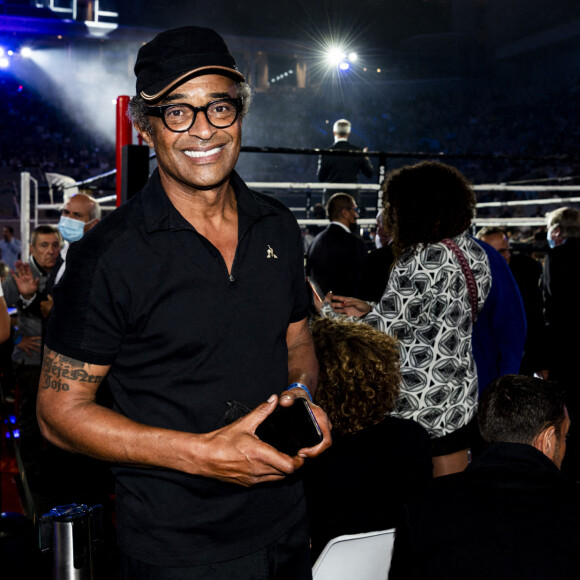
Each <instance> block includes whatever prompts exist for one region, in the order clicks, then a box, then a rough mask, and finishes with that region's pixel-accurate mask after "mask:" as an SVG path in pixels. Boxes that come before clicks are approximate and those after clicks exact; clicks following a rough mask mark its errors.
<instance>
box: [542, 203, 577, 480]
mask: <svg viewBox="0 0 580 580" xmlns="http://www.w3.org/2000/svg"><path fill="white" fill-rule="evenodd" d="M546 220H547V226H548V231H547V238H548V242H549V243H550V246H551V249H550V250H549V251H548V254H547V256H546V261H545V263H544V278H543V291H544V314H545V317H546V322H547V325H548V372H549V377H550V379H552V380H554V381H557V382H558V383H559V384H560V385H561V387H562V388H563V389H564V391H565V393H566V405H567V407H568V411H569V413H570V418H571V419H572V421H573V422H574V421H576V422H579V423H580V393H579V390H578V367H577V365H576V358H577V356H578V352H579V351H580V334H579V333H578V330H577V329H578V328H580V311H579V309H578V288H579V287H580V286H579V285H580V211H578V210H577V209H574V208H570V207H561V208H559V209H556V210H554V211H552V212H550V213H548V214H547V215H546ZM568 451H569V452H568V455H567V458H566V461H565V462H564V466H563V468H562V469H563V472H564V473H565V474H566V475H568V476H569V477H571V478H573V479H575V480H576V481H578V480H580V433H579V429H578V424H577V423H575V426H574V427H572V428H571V430H570V436H569V450H568Z"/></svg>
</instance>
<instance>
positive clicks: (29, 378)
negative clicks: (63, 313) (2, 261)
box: [2, 225, 62, 467]
mask: <svg viewBox="0 0 580 580" xmlns="http://www.w3.org/2000/svg"><path fill="white" fill-rule="evenodd" d="M61 246H62V238H61V235H60V233H59V231H58V230H57V229H56V228H54V227H53V226H49V225H40V226H37V227H36V228H35V229H34V231H33V232H32V235H31V237H30V258H29V260H28V263H23V262H20V261H18V262H17V263H16V267H15V270H14V273H13V275H12V276H10V277H8V278H7V279H6V280H5V281H4V283H3V284H2V286H3V288H4V296H5V298H6V304H7V305H8V306H10V307H15V308H17V309H18V323H17V326H18V332H17V333H16V334H15V336H14V344H15V347H14V351H13V353H12V361H13V364H14V368H15V378H16V384H17V387H18V401H19V409H18V420H19V429H20V438H19V450H20V455H21V459H22V461H23V463H24V465H25V467H28V466H31V467H32V466H33V465H35V464H36V462H37V461H38V460H39V459H40V457H41V455H42V451H43V448H44V442H43V439H42V437H41V435H40V431H39V428H38V423H37V421H36V397H37V390H38V381H39V379H40V350H41V336H42V315H41V312H40V308H39V306H38V302H39V299H42V298H43V297H44V298H46V284H47V280H48V276H49V274H50V272H51V271H52V269H53V268H54V266H55V264H56V261H57V259H58V256H59V252H60V248H61Z"/></svg>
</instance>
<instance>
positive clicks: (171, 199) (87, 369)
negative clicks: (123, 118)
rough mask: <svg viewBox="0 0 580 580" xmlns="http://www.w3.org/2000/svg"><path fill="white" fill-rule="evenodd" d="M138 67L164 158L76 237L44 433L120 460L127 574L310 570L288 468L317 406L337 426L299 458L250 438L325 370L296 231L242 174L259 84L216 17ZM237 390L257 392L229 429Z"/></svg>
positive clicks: (58, 291) (142, 101) (145, 55)
mask: <svg viewBox="0 0 580 580" xmlns="http://www.w3.org/2000/svg"><path fill="white" fill-rule="evenodd" d="M135 73H136V76H137V85H136V88H137V94H136V95H135V96H134V97H133V98H132V99H131V102H130V114H131V118H132V120H133V123H134V125H135V127H136V129H137V130H138V132H139V134H140V135H141V137H142V138H143V139H144V141H145V142H146V143H147V144H148V145H149V146H150V147H152V148H153V149H154V150H155V152H156V155H157V162H158V167H157V169H156V170H155V171H154V173H153V174H152V175H151V176H150V178H149V180H148V182H147V183H146V185H145V187H144V189H143V190H142V191H141V192H140V193H138V194H137V195H135V196H134V197H132V198H131V199H130V200H129V201H128V202H127V203H126V204H124V205H123V206H122V207H121V208H119V209H118V210H116V211H115V212H113V214H111V215H110V216H109V217H108V218H107V219H106V220H103V221H102V222H101V223H100V224H98V225H97V226H96V227H95V228H93V229H92V230H91V231H90V232H89V233H88V234H87V235H86V236H84V237H83V238H82V239H81V240H79V241H78V242H75V243H74V244H72V245H71V248H70V251H69V253H68V254H67V266H66V270H65V273H64V275H63V277H62V280H60V282H59V283H58V284H57V285H56V286H55V292H54V307H53V311H52V313H51V316H50V318H49V321H48V326H47V336H46V348H45V357H44V369H45V372H44V373H43V376H42V382H41V386H40V389H39V393H40V394H39V405H38V415H39V420H40V422H41V424H42V427H43V432H44V433H45V435H46V436H47V438H48V439H49V440H50V441H51V442H53V443H54V444H56V445H58V446H61V447H63V448H65V449H67V450H69V451H76V452H80V453H84V454H87V455H90V456H92V457H97V458H99V459H102V460H106V461H109V462H112V463H114V468H113V469H114V476H115V480H116V483H117V486H116V489H117V493H116V512H115V514H116V524H117V535H118V541H119V547H120V550H119V553H120V560H121V577H122V578H175V577H176V576H175V575H176V574H178V575H179V576H181V577H183V578H185V577H188V578H194V577H196V576H197V577H210V578H212V579H215V580H217V579H218V578H220V579H223V580H226V579H228V580H229V579H231V578H240V579H242V578H255V577H258V576H261V577H263V578H274V577H284V578H295V579H296V580H298V579H301V578H309V577H311V565H310V549H309V537H308V529H307V520H306V510H305V501H304V492H303V488H302V483H301V481H300V479H299V478H298V477H297V476H295V475H293V474H294V473H295V472H296V471H297V470H298V469H299V468H300V467H302V465H303V464H304V462H305V461H306V460H307V458H310V457H314V456H316V455H318V454H319V453H321V452H322V451H323V450H324V449H326V448H327V447H328V446H329V445H330V425H329V424H328V420H327V418H326V415H325V413H324V412H323V411H322V410H321V409H320V408H319V407H317V406H316V405H312V409H313V412H314V414H315V416H316V419H317V420H318V422H319V424H320V427H321V430H322V432H323V434H324V441H323V442H322V443H320V444H319V445H317V446H316V447H313V448H309V449H302V450H300V452H299V453H298V454H296V455H295V456H293V457H290V456H288V455H286V454H284V453H281V452H279V451H277V450H276V449H274V448H273V447H271V446H269V445H267V444H266V443H264V442H262V441H260V440H259V439H258V438H257V437H256V435H255V430H256V428H257V427H258V425H259V424H260V423H261V422H262V421H263V420H264V419H265V417H267V416H268V415H269V414H271V413H272V412H273V411H274V409H275V408H276V406H277V404H278V403H280V404H281V405H282V406H290V405H292V404H293V403H294V401H295V400H296V398H298V397H301V398H308V397H309V392H310V390H315V387H316V379H317V374H318V365H317V362H316V357H315V352H314V346H313V343H312V338H311V336H310V333H309V331H308V320H307V314H308V302H307V296H306V292H305V288H304V253H303V249H302V236H301V232H300V228H299V227H298V224H297V223H296V220H295V218H294V217H293V216H292V214H291V213H290V211H289V210H288V209H287V208H286V207H285V206H283V204H281V203H280V202H277V201H276V200H272V199H271V198H269V197H267V196H263V195H261V194H259V193H256V192H253V191H251V190H250V189H248V187H247V186H246V184H245V183H244V182H243V181H242V179H241V178H240V177H239V176H238V174H237V173H236V172H235V171H234V167H235V165H236V163H237V159H238V155H239V153H240V146H241V136H242V118H243V117H244V115H245V113H246V112H247V110H248V107H249V105H250V101H251V90H250V87H249V86H248V85H247V84H246V82H245V79H244V77H243V75H242V74H241V73H240V72H239V71H238V69H237V66H236V63H235V60H234V58H233V57H232V55H231V54H230V52H229V49H228V48H227V46H226V44H225V43H224V41H223V39H222V38H221V36H220V35H219V34H218V33H217V32H215V31H214V30H211V29H208V28H201V27H196V26H188V27H182V28H177V29H172V30H167V31H164V32H161V33H160V34H158V35H157V36H156V37H155V38H154V39H153V40H151V41H150V42H148V43H147V44H144V45H143V46H142V47H141V48H140V49H139V53H138V55H137V60H136V64H135ZM257 327H259V328H260V329H261V330H260V332H258V333H256V328H257ZM105 378H106V380H107V383H108V387H109V388H110V390H111V392H112V394H113V398H114V402H115V408H114V409H113V410H112V409H108V408H105V407H104V406H102V405H100V404H99V403H98V400H97V394H98V391H99V387H100V385H101V383H102V382H103V380H105ZM63 390H64V396H63ZM230 399H235V400H239V401H245V402H247V403H249V404H251V405H256V406H257V408H256V409H255V410H254V411H252V412H251V413H249V414H248V415H247V416H245V417H243V418H241V419H239V420H237V421H235V422H233V423H231V424H229V425H226V426H224V424H223V421H224V418H225V417H224V416H225V414H226V411H227V405H226V401H228V400H230ZM144 506H147V507H146V509H144Z"/></svg>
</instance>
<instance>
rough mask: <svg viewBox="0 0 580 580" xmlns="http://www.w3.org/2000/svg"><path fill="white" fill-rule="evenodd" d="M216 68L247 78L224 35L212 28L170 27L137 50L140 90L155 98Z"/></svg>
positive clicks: (137, 74) (142, 93) (227, 73)
mask: <svg viewBox="0 0 580 580" xmlns="http://www.w3.org/2000/svg"><path fill="white" fill-rule="evenodd" d="M211 71H215V72H216V73H218V74H222V75H225V76H228V77H231V78H233V79H234V80H237V81H245V78H244V75H242V73H241V72H240V71H239V70H238V67H237V65H236V61H235V60H234V57H233V56H232V55H231V54H230V51H229V49H228V47H227V45H226V43H225V42H224V39H223V38H222V37H221V36H220V35H219V34H218V33H217V32H216V31H215V30H212V29H211V28H202V27H200V26H184V27H182V28H174V29H172V30H166V31H165V32H161V33H160V34H158V35H157V36H156V37H155V38H154V39H153V40H151V41H150V42H148V43H147V44H145V45H143V46H142V47H141V48H140V49H139V53H138V54H137V61H136V62H135V75H136V76H137V94H138V95H140V96H141V97H142V98H143V99H144V100H145V101H147V102H150V103H152V102H154V101H157V100H159V99H160V98H161V97H163V96H164V95H166V94H167V93H168V92H169V91H171V90H172V89H173V88H174V87H175V86H177V85H179V84H181V83H183V82H185V81H186V80H188V79H189V78H191V77H194V76H196V75H197V74H200V73H201V74H210V72H211Z"/></svg>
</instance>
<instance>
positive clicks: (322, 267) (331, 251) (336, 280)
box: [306, 223, 367, 296]
mask: <svg viewBox="0 0 580 580" xmlns="http://www.w3.org/2000/svg"><path fill="white" fill-rule="evenodd" d="M366 255H367V247H366V244H365V243H364V242H363V241H362V240H361V239H360V238H358V237H357V236H355V235H354V234H351V233H349V232H347V231H346V230H344V228H342V227H341V226H339V225H337V224H332V223H331V224H330V225H329V226H327V227H326V229H325V230H324V231H322V232H320V233H319V234H318V235H317V236H316V237H315V238H314V240H313V241H312V244H311V245H310V248H309V249H308V255H307V258H306V273H307V274H308V275H309V276H312V277H313V278H314V279H315V280H316V282H318V284H319V286H320V287H321V288H322V291H323V292H324V294H326V293H327V292H329V291H330V290H332V291H333V292H334V293H335V294H342V295H344V296H355V295H356V289H357V284H358V279H359V276H360V271H361V267H362V263H363V260H364V258H365V256H366Z"/></svg>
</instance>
